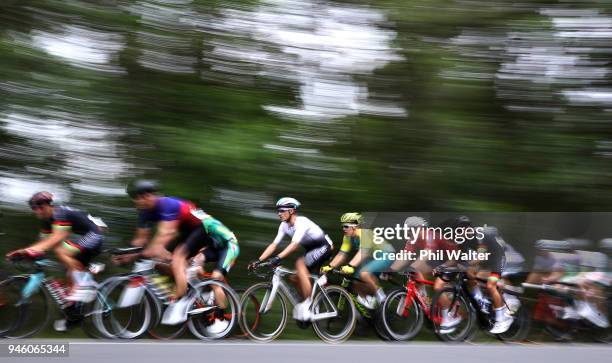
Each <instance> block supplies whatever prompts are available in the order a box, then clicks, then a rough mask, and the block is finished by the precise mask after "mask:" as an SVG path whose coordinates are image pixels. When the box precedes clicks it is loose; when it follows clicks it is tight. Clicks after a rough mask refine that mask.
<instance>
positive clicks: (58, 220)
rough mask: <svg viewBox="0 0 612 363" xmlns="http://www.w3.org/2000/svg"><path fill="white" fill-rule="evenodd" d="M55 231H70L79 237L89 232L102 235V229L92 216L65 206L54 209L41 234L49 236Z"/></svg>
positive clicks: (44, 223)
mask: <svg viewBox="0 0 612 363" xmlns="http://www.w3.org/2000/svg"><path fill="white" fill-rule="evenodd" d="M54 229H61V230H68V231H70V232H72V233H74V234H78V235H85V234H87V233H88V232H94V233H100V228H99V227H98V226H97V225H96V223H95V221H94V218H93V217H92V216H91V215H89V214H86V213H84V212H82V211H80V210H78V209H74V208H70V207H67V206H64V205H58V206H55V207H54V208H53V215H52V216H51V218H49V219H48V220H45V221H43V226H42V230H41V233H43V234H49V233H51V232H52V230H54Z"/></svg>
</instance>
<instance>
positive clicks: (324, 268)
mask: <svg viewBox="0 0 612 363" xmlns="http://www.w3.org/2000/svg"><path fill="white" fill-rule="evenodd" d="M333 269H334V268H333V267H331V266H330V265H325V266H323V267H321V273H322V274H326V273H328V272H330V271H331V270H333Z"/></svg>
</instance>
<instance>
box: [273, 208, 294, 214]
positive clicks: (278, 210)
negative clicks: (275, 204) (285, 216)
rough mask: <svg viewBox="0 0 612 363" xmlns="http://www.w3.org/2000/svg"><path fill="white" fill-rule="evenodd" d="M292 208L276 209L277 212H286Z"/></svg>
mask: <svg viewBox="0 0 612 363" xmlns="http://www.w3.org/2000/svg"><path fill="white" fill-rule="evenodd" d="M290 210H291V208H279V209H277V210H276V213H285V212H289V211H290Z"/></svg>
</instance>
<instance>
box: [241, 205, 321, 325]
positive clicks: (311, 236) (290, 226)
mask: <svg viewBox="0 0 612 363" xmlns="http://www.w3.org/2000/svg"><path fill="white" fill-rule="evenodd" d="M299 207H300V202H298V201H297V200H296V199H294V198H290V197H284V198H281V199H279V200H278V202H276V209H277V213H278V216H279V218H280V220H281V224H280V226H279V227H278V233H277V234H276V237H275V238H274V241H272V243H271V244H270V245H269V246H268V247H267V248H266V249H265V250H264V251H263V253H262V254H261V255H260V256H259V259H257V260H256V261H253V262H251V263H250V264H249V269H253V268H256V267H257V265H259V264H260V263H261V262H262V261H264V260H266V259H268V258H270V256H272V254H273V253H274V251H275V250H276V248H277V247H278V244H279V243H280V242H281V241H282V240H283V238H284V237H285V236H289V237H290V238H291V243H290V244H289V245H288V246H287V247H286V248H285V249H284V250H283V251H281V252H280V253H279V254H278V255H276V256H274V257H272V258H270V260H269V262H271V264H273V265H278V264H280V261H281V260H282V259H283V258H286V257H287V256H289V255H290V254H291V253H293V252H295V250H296V249H297V248H298V247H299V246H302V247H303V248H304V249H305V250H306V253H305V254H304V256H302V257H299V258H298V259H297V260H296V262H295V268H296V276H297V286H298V290H299V291H300V294H301V295H302V298H303V299H304V300H303V301H302V302H301V303H299V304H297V305H296V306H295V307H294V309H293V318H294V319H296V320H302V321H308V320H310V310H309V309H310V305H311V304H312V299H311V298H310V294H311V291H312V284H311V282H310V274H311V273H315V272H318V271H319V269H320V268H321V266H322V265H323V263H325V261H326V260H327V259H328V258H329V257H330V255H331V251H332V249H333V243H332V241H331V239H330V238H329V236H327V235H326V234H325V233H324V232H323V230H322V229H321V227H319V226H318V225H317V224H315V223H314V222H313V221H311V220H310V219H308V218H306V217H304V216H298V214H297V210H298V208H299Z"/></svg>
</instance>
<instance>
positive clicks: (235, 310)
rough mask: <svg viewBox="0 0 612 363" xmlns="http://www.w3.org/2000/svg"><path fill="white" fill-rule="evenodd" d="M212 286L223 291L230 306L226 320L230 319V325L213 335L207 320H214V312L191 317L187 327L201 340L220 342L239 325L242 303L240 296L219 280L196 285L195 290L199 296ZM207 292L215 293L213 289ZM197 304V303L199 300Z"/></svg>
mask: <svg viewBox="0 0 612 363" xmlns="http://www.w3.org/2000/svg"><path fill="white" fill-rule="evenodd" d="M210 286H218V287H220V288H221V289H223V293H224V294H225V297H226V300H227V305H228V306H227V307H226V308H225V309H226V310H227V309H229V310H230V311H229V312H226V313H225V317H224V318H225V319H228V318H229V324H228V326H227V327H226V328H225V329H224V330H223V331H221V332H219V333H211V332H209V331H208V330H207V327H208V322H207V321H206V320H208V319H210V318H212V319H213V320H214V315H213V313H214V311H210V312H209V313H201V314H195V315H191V316H190V317H189V320H188V321H187V327H188V328H189V331H190V332H191V334H193V335H194V336H195V337H197V338H199V339H201V340H219V339H223V338H225V337H228V336H229V335H230V334H231V333H232V331H233V330H234V328H235V327H236V325H238V320H239V317H240V301H239V299H238V295H236V293H235V292H234V290H233V289H232V288H231V287H229V285H227V284H225V283H223V282H221V281H218V280H205V281H201V282H199V283H198V284H196V285H195V286H194V288H195V289H196V290H197V291H198V294H201V293H200V291H202V290H204V289H209V288H210ZM207 292H209V293H213V292H212V289H211V290H209V291H207ZM195 303H197V300H196V302H195ZM213 310H214V309H213Z"/></svg>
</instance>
